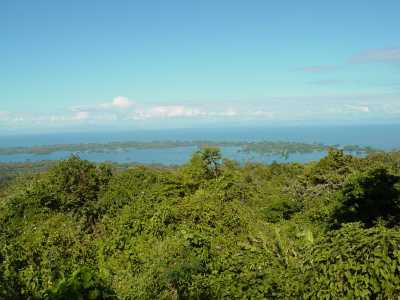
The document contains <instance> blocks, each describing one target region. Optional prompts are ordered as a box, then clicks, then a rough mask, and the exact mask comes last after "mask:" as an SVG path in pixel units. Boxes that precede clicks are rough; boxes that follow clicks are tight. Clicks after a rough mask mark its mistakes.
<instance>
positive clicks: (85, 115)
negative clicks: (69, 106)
mask: <svg viewBox="0 0 400 300" xmlns="http://www.w3.org/2000/svg"><path fill="white" fill-rule="evenodd" d="M89 117H90V114H89V112H87V111H78V112H77V113H75V115H74V116H73V117H72V120H76V121H84V120H87V119H89Z"/></svg>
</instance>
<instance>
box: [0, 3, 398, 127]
mask: <svg viewBox="0 0 400 300" xmlns="http://www.w3.org/2000/svg"><path fill="white" fill-rule="evenodd" d="M399 12H400V1H398V0H380V1H378V0H370V1H365V0H363V1H360V0H346V1H344V0H336V1H320V0H313V1H307V0H304V1H285V0H281V1H268V0H247V1H244V0H243V1H239V0H230V1H226V0H201V1H195V0H186V1H177V0H169V1H165V0H164V1H161V0H160V1H154V0H146V1H135V0H131V1H119V0H114V1H101V0H98V1H90V0H87V1H81V0H80V1H77V0H68V1H61V0H60V1H54V0H36V1H30V0H26V1H22V0H0V134H4V133H10V132H11V133H22V132H51V131H54V132H58V131H63V130H64V131H70V130H78V131H79V130H85V131H88V130H102V129H110V130H112V129H118V130H120V129H124V130H130V129H142V128H151V129H157V128H186V127H189V128H190V127H203V126H217V127H223V126H245V125H255V124H256V125H265V126H268V125H276V124H314V125H321V124H328V123H350V124H352V123H385V122H389V123H390V122H400V34H399V30H398V29H399V28H400V18H399Z"/></svg>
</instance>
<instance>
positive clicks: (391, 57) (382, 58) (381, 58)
mask: <svg viewBox="0 0 400 300" xmlns="http://www.w3.org/2000/svg"><path fill="white" fill-rule="evenodd" d="M393 61H400V48H382V49H370V50H367V51H364V52H362V53H359V54H357V55H354V56H353V57H352V58H351V59H350V62H351V63H356V64H357V63H358V64H361V63H369V62H393Z"/></svg>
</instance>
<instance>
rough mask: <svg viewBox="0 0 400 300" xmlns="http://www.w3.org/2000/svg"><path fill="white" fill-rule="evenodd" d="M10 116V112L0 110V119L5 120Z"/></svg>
mask: <svg viewBox="0 0 400 300" xmlns="http://www.w3.org/2000/svg"><path fill="white" fill-rule="evenodd" d="M9 118H10V113H9V112H7V111H0V121H7V120H8V119H9Z"/></svg>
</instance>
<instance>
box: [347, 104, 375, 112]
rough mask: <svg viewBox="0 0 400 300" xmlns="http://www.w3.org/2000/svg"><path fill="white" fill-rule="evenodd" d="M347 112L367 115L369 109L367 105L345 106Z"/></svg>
mask: <svg viewBox="0 0 400 300" xmlns="http://www.w3.org/2000/svg"><path fill="white" fill-rule="evenodd" d="M346 108H347V110H349V111H352V112H361V113H369V112H370V108H369V106H367V105H346Z"/></svg>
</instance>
